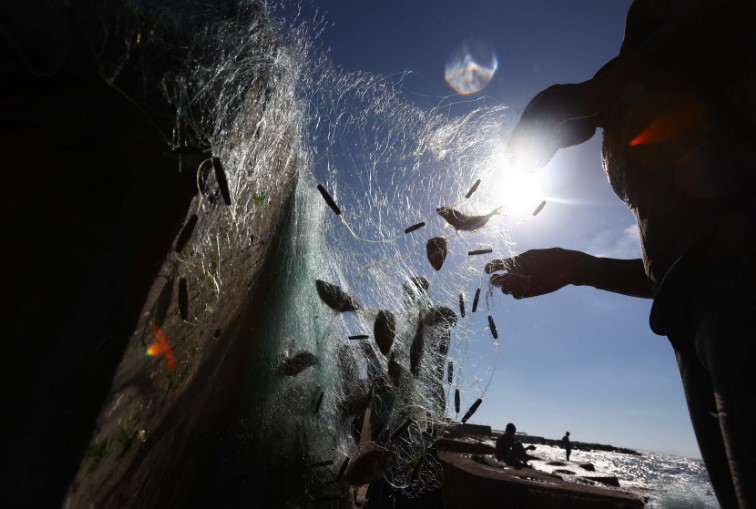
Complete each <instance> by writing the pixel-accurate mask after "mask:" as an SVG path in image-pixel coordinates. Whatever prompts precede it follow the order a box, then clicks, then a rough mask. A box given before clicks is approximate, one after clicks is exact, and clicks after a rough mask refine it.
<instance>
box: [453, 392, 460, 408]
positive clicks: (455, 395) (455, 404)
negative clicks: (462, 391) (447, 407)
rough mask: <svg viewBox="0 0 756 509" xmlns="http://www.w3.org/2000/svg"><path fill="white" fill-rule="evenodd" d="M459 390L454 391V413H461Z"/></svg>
mask: <svg viewBox="0 0 756 509" xmlns="http://www.w3.org/2000/svg"><path fill="white" fill-rule="evenodd" d="M459 399H460V398H459V389H454V412H455V413H457V414H458V413H459V403H460V401H459Z"/></svg>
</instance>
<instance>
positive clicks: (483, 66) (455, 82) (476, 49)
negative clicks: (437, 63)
mask: <svg viewBox="0 0 756 509" xmlns="http://www.w3.org/2000/svg"><path fill="white" fill-rule="evenodd" d="M498 67H499V61H498V59H497V58H496V53H495V52H494V50H493V48H492V47H491V46H490V45H488V44H485V43H481V42H470V41H468V42H464V43H462V44H461V45H460V46H459V47H458V48H457V49H455V50H454V51H453V52H452V53H451V54H450V55H449V58H448V59H447V60H446V76H445V79H446V82H447V83H448V84H449V86H450V87H452V88H453V89H454V90H455V91H456V92H457V93H458V94H461V95H470V94H475V93H478V92H480V91H481V90H483V89H484V88H486V86H487V85H488V83H489V82H490V81H491V79H492V78H493V76H494V74H495V73H496V69H497V68H498Z"/></svg>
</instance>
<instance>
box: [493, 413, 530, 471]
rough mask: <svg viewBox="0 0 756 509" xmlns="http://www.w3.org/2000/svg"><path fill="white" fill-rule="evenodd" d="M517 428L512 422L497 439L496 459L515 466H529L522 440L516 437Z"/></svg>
mask: <svg viewBox="0 0 756 509" xmlns="http://www.w3.org/2000/svg"><path fill="white" fill-rule="evenodd" d="M515 432H517V428H516V427H515V425H514V424H512V423H511V422H510V423H509V424H507V427H506V428H505V430H504V433H502V434H501V435H499V438H497V439H496V459H497V460H499V461H503V462H504V463H506V464H507V465H509V466H512V467H514V468H522V467H529V466H530V465H528V463H527V461H528V455H527V453H526V452H525V447H523V445H522V442H521V441H520V440H518V439H517V437H515Z"/></svg>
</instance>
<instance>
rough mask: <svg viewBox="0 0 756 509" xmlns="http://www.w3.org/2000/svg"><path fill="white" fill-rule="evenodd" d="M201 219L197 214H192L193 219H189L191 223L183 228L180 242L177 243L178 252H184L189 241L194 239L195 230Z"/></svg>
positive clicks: (179, 238)
mask: <svg viewBox="0 0 756 509" xmlns="http://www.w3.org/2000/svg"><path fill="white" fill-rule="evenodd" d="M198 219H199V218H198V217H197V214H192V217H190V218H189V221H187V222H186V224H185V225H184V227H183V228H181V233H179V236H178V240H177V241H176V252H177V253H180V252H181V251H183V250H184V247H186V243H187V242H189V239H190V238H191V237H192V233H194V228H195V227H196V226H197V220H198Z"/></svg>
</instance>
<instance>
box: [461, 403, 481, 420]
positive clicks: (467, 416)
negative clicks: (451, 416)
mask: <svg viewBox="0 0 756 509" xmlns="http://www.w3.org/2000/svg"><path fill="white" fill-rule="evenodd" d="M481 403H483V400H482V399H481V398H478V399H476V400H475V403H473V404H472V405H471V406H470V409H469V410H468V411H467V413H466V414H465V415H464V417H462V424H464V423H466V422H467V421H468V420H469V419H470V417H472V416H473V414H474V413H475V411H476V410H477V409H478V407H479V406H480V404H481Z"/></svg>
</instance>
